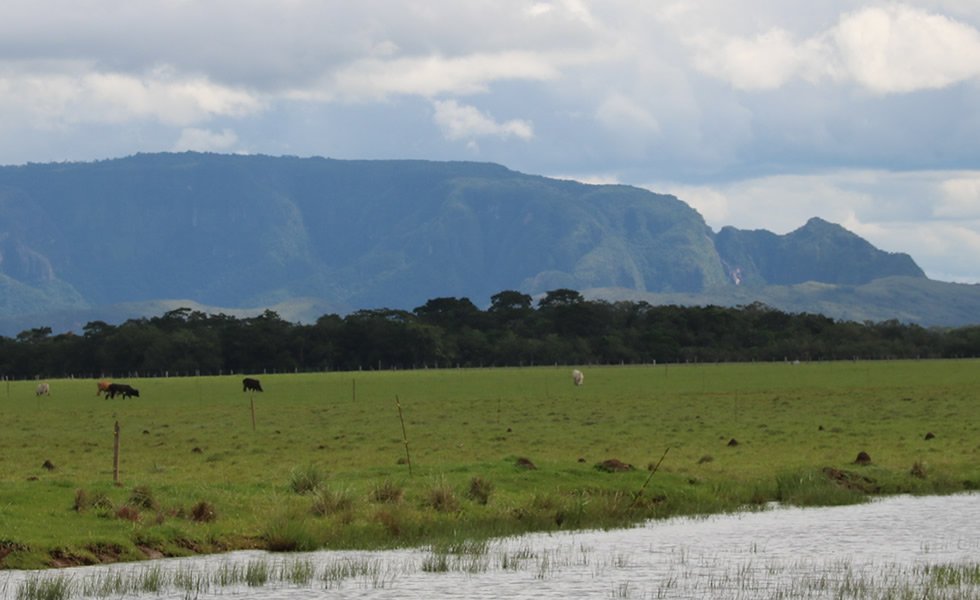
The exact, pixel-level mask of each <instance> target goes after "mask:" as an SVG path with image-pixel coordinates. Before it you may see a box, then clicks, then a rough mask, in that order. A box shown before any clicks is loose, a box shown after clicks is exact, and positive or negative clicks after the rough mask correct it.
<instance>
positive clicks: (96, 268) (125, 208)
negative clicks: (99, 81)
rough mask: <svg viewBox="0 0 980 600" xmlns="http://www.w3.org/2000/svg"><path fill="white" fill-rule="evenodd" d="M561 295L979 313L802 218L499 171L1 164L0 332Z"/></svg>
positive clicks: (260, 164) (282, 163) (413, 166)
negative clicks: (186, 311)
mask: <svg viewBox="0 0 980 600" xmlns="http://www.w3.org/2000/svg"><path fill="white" fill-rule="evenodd" d="M559 288H570V289H575V290H579V291H581V292H582V293H583V295H584V296H585V297H587V298H602V299H607V300H610V301H614V300H623V299H628V300H633V301H639V300H644V301H648V302H650V303H657V304H659V303H665V302H667V303H673V304H709V303H710V304H717V305H729V306H735V305H739V304H750V303H752V302H763V303H765V304H768V305H770V306H772V307H774V308H777V309H780V310H783V311H787V312H814V313H822V314H826V315H827V316H830V317H833V318H842V319H849V320H859V321H863V320H872V321H880V320H889V319H898V320H900V321H905V322H912V323H918V324H921V325H927V326H931V325H939V326H959V325H966V324H972V323H974V322H976V315H978V314H980V310H978V309H980V286H974V285H964V284H952V283H945V282H937V281H932V280H929V279H927V278H926V276H925V274H924V273H923V271H922V270H921V269H920V268H919V267H918V265H916V264H915V262H914V261H913V260H912V258H911V257H910V256H908V255H907V254H903V253H888V252H883V251H881V250H878V249H876V248H875V247H874V246H872V245H871V244H870V243H868V242H867V241H865V240H864V239H862V238H860V237H859V236H857V235H855V234H853V233H851V232H849V231H847V230H846V229H844V228H843V227H841V226H839V225H836V224H833V223H829V222H827V221H824V220H822V219H819V218H812V219H810V220H809V221H808V222H807V223H805V224H804V225H802V226H801V227H800V228H799V229H797V230H795V231H792V232H790V233H788V234H785V235H777V234H774V233H772V232H769V231H764V230H755V231H747V230H740V229H735V228H733V227H724V228H722V229H721V230H720V231H719V232H717V233H715V232H713V231H712V230H711V228H710V227H708V226H707V225H706V223H705V222H704V219H703V218H702V217H701V215H700V214H699V213H698V212H697V211H696V210H694V209H693V208H691V207H690V206H689V205H687V204H685V203H684V202H682V201H681V200H679V199H677V198H676V197H674V196H670V195H663V194H656V193H653V192H650V191H647V190H644V189H640V188H636V187H631V186H625V185H589V184H584V183H578V182H574V181H568V180H560V179H551V178H546V177H541V176H536V175H528V174H523V173H518V172H515V171H512V170H509V169H507V168H505V167H503V166H500V165H496V164H489V163H476V162H431V161H416V160H390V161H389V160H378V161H358V160H334V159H328V158H320V157H314V158H297V157H269V156H256V155H221V154H204V153H159V154H138V155H135V156H130V157H126V158H119V159H111V160H104V161H98V162H90V163H48V164H27V165H23V166H6V167H0V334H2V335H7V336H10V335H15V334H16V333H18V332H20V331H24V330H26V329H29V328H33V327H40V326H50V327H52V329H53V330H54V331H55V332H62V331H68V330H75V331H78V330H80V329H81V327H82V326H83V325H84V324H85V323H87V322H89V321H93V320H103V321H106V322H109V323H113V322H121V321H123V320H125V319H127V318H134V317H139V316H153V315H154V314H161V313H162V312H165V311H166V310H171V309H173V308H176V307H178V306H188V307H192V308H195V309H200V310H205V311H210V312H225V313H226V314H234V315H248V314H253V313H256V314H257V313H259V312H261V311H262V310H264V309H265V308H272V309H273V310H277V312H279V314H280V315H281V316H283V318H286V319H287V320H292V321H301V322H309V321H311V320H315V319H316V317H318V316H319V315H322V314H325V313H339V314H346V313H348V312H350V311H353V310H358V309H366V308H382V307H385V308H401V309H407V310H411V309H412V308H414V307H416V306H419V305H421V304H424V303H425V302H426V301H427V300H429V299H432V298H437V297H448V296H452V297H467V298H469V299H471V300H472V301H473V302H474V303H475V304H476V305H477V306H487V305H488V304H489V301H490V297H491V296H492V295H494V294H496V293H498V292H500V291H504V290H518V291H521V292H524V293H527V294H530V295H532V296H534V295H540V294H543V293H545V292H547V291H549V290H554V289H559ZM250 311H251V312H250Z"/></svg>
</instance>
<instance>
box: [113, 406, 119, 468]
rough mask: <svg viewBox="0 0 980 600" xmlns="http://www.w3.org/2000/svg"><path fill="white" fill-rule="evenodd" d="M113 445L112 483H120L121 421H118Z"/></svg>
mask: <svg viewBox="0 0 980 600" xmlns="http://www.w3.org/2000/svg"><path fill="white" fill-rule="evenodd" d="M113 437H114V440H113V443H112V482H113V483H119V421H116V429H115V434H114V436H113Z"/></svg>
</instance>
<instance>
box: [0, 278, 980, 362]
mask: <svg viewBox="0 0 980 600" xmlns="http://www.w3.org/2000/svg"><path fill="white" fill-rule="evenodd" d="M977 354H980V325H978V326H970V327H961V328H955V329H925V328H923V327H921V326H918V325H914V324H905V323H901V322H899V321H897V320H890V321H883V322H865V323H857V322H853V321H839V320H837V321H835V320H833V319H831V318H829V317H825V316H822V315H816V314H808V313H798V314H789V313H784V312H780V311H778V310H774V309H772V308H770V307H767V306H765V305H763V304H759V303H755V304H751V305H748V306H738V307H735V308H725V307H719V306H697V307H686V306H676V305H671V306H652V305H650V304H647V303H646V302H606V301H591V300H585V299H584V298H583V297H582V295H581V294H580V293H579V292H577V291H574V290H570V289H564V288H563V289H558V290H553V291H550V292H548V293H547V294H546V295H545V296H544V297H542V298H541V299H540V300H539V301H538V303H537V306H535V305H534V302H533V300H532V298H531V296H529V295H527V294H523V293H521V292H516V291H504V292H500V293H498V294H496V295H494V296H493V297H492V303H491V305H490V307H489V308H488V309H487V310H480V309H479V308H477V307H476V306H475V305H474V304H473V303H472V302H470V300H468V299H467V298H436V299H432V300H429V301H428V302H426V303H425V304H424V305H422V306H418V307H416V308H415V309H413V310H412V311H405V310H393V309H386V308H384V309H370V310H359V311H356V312H354V313H351V314H349V315H347V316H345V317H341V316H338V315H336V314H327V315H323V316H322V317H320V318H319V319H318V320H317V321H316V323H314V324H309V325H304V324H294V323H290V322H288V321H285V320H283V319H282V318H280V317H279V315H278V314H277V313H275V312H273V311H266V312H264V313H263V314H261V315H259V316H256V317H249V318H235V317H230V316H227V315H224V314H217V315H209V314H206V313H203V312H199V311H192V310H190V309H187V308H182V309H178V310H173V311H170V312H168V313H166V314H164V315H162V316H159V317H152V318H141V319H130V320H129V321H126V322H125V323H123V324H121V325H118V326H114V325H108V324H106V323H104V322H102V321H96V322H90V323H88V324H87V325H86V326H85V327H84V331H83V332H82V333H81V335H76V334H73V333H65V334H60V335H52V334H51V329H50V328H48V327H41V328H35V329H31V330H28V331H24V332H21V333H20V334H18V335H17V336H16V338H7V337H0V375H2V376H3V377H6V378H11V379H19V378H35V377H67V376H76V377H112V376H136V375H139V376H159V375H164V374H166V375H169V376H179V375H195V374H200V375H211V374H222V373H224V374H228V373H262V372H270V373H271V372H292V371H323V370H329V371H353V370H359V369H413V368H445V367H457V366H459V367H488V366H498V367H504V366H522V365H523V366H530V365H550V364H563V365H568V364H620V363H625V364H644V363H645V364H650V363H654V362H656V363H665V362H666V363H682V362H691V363H693V362H712V363H713V362H740V361H744V362H750V361H797V360H799V361H812V360H842V359H847V360H850V359H883V358H958V357H974V356H976V355H977Z"/></svg>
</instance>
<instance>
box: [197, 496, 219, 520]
mask: <svg viewBox="0 0 980 600" xmlns="http://www.w3.org/2000/svg"><path fill="white" fill-rule="evenodd" d="M217 518H218V511H217V510H216V509H215V508H214V505H213V504H211V503H210V502H206V501H204V500H201V501H200V502H198V503H197V504H195V505H194V506H193V507H192V508H191V520H192V521H195V522H197V523H210V522H211V521H214V520H215V519H217Z"/></svg>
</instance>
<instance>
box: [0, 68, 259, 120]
mask: <svg viewBox="0 0 980 600" xmlns="http://www.w3.org/2000/svg"><path fill="white" fill-rule="evenodd" d="M6 67H7V68H5V69H3V71H2V76H0V90H3V89H5V90H8V91H15V93H12V94H3V96H2V97H0V109H3V110H5V112H6V111H12V112H15V113H19V114H21V115H23V117H24V118H26V119H28V120H30V121H32V122H33V123H34V124H35V125H37V126H39V127H44V128H50V127H58V126H61V125H66V124H79V123H126V122H129V121H131V120H134V119H153V120H156V121H159V122H161V123H164V124H167V125H176V126H186V125H190V124H193V123H198V122H202V121H206V120H208V119H210V118H213V117H216V116H229V117H243V116H247V115H251V114H255V113H257V112H259V111H260V110H262V108H263V106H264V105H263V102H262V101H261V100H260V99H259V98H257V97H255V96H253V95H252V94H249V93H247V92H244V91H241V90H236V89H231V88H228V87H224V86H221V85H217V84H214V83H212V82H210V81H209V80H207V79H206V78H204V77H186V76H178V75H177V74H175V73H174V72H173V70H172V69H170V68H164V67H158V68H156V69H154V70H153V71H151V72H148V73H146V74H144V75H142V76H138V77H137V76H132V75H127V74H123V73H118V72H108V71H99V70H93V69H92V67H91V66H89V65H87V64H84V63H78V62H72V63H68V64H64V63H55V64H51V63H27V64H10V63H8V64H7V65H6Z"/></svg>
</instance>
